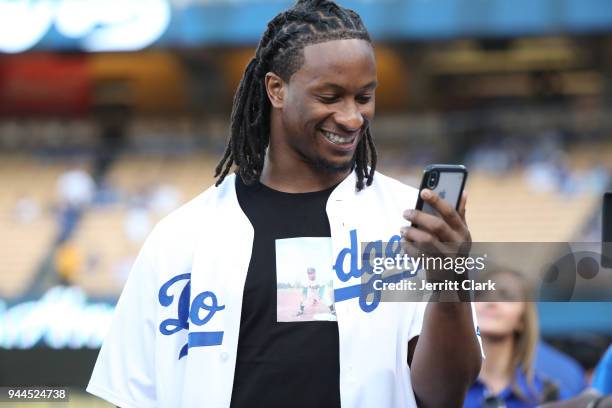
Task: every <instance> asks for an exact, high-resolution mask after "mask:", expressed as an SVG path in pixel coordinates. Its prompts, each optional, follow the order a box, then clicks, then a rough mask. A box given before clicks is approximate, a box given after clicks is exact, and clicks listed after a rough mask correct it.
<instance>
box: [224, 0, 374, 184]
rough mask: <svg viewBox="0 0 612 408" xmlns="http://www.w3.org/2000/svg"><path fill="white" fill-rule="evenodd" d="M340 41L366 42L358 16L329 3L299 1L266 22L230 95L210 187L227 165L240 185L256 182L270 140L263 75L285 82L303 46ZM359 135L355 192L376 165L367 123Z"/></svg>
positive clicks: (369, 178) (301, 58)
mask: <svg viewBox="0 0 612 408" xmlns="http://www.w3.org/2000/svg"><path fill="white" fill-rule="evenodd" d="M343 39H362V40H366V41H368V42H370V43H371V39H370V36H369V34H368V32H367V30H366V28H365V26H364V25H363V22H362V21H361V18H360V17H359V15H358V14H357V13H355V12H354V11H353V10H349V9H345V8H342V7H340V6H338V5H337V4H336V3H334V2H333V1H327V0H299V1H298V2H297V4H295V5H294V6H293V7H292V8H290V9H289V10H287V11H284V12H282V13H280V14H278V15H277V16H276V17H274V18H273V19H272V20H271V21H270V22H269V23H268V27H267V29H266V31H265V32H264V34H263V36H262V38H261V40H260V42H259V45H258V46H257V50H256V52H255V57H254V58H253V59H252V60H251V61H250V62H249V64H248V65H247V67H246V70H245V72H244V76H243V77H242V80H241V81H240V85H239V86H238V90H237V91H236V94H235V95H234V104H233V106H232V114H231V118H230V120H231V125H230V137H229V141H228V144H227V147H226V149H225V153H224V154H223V158H222V159H221V161H220V162H219V164H218V165H217V168H216V170H215V177H218V179H217V182H216V184H215V185H216V186H218V185H219V184H221V183H222V182H223V180H224V178H225V176H227V174H228V173H229V171H230V170H231V168H232V165H233V164H236V166H237V167H238V169H237V172H238V174H239V175H240V177H241V178H242V180H243V181H244V182H245V184H252V183H253V182H255V181H258V180H259V177H260V175H261V172H262V170H263V166H264V157H265V152H266V148H267V147H268V144H269V142H270V135H269V133H270V109H271V107H270V101H269V99H268V96H267V93H266V89H265V83H264V77H265V75H266V74H267V73H268V72H274V73H275V74H277V75H278V76H280V77H281V78H282V79H283V81H285V82H288V81H289V79H290V78H291V76H292V75H293V74H294V73H295V72H296V71H298V70H299V69H300V67H301V66H302V64H303V63H304V53H303V49H304V47H306V46H308V45H313V44H318V43H322V42H327V41H332V40H343ZM363 136H364V137H362V138H361V140H360V141H359V144H358V146H357V149H356V152H355V164H354V169H355V172H356V173H357V184H356V187H357V190H361V189H363V187H364V180H366V184H367V185H368V186H369V185H370V184H372V181H373V179H374V170H375V169H376V148H375V147H374V141H373V139H372V135H371V133H370V128H369V126H367V125H366V129H365V132H364V135H363Z"/></svg>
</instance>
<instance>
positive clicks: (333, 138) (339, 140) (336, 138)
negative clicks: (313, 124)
mask: <svg viewBox="0 0 612 408" xmlns="http://www.w3.org/2000/svg"><path fill="white" fill-rule="evenodd" d="M323 136H325V138H326V139H327V140H329V141H330V142H332V143H333V144H346V143H352V142H353V140H355V136H353V137H342V136H340V135H337V134H335V133H331V132H323Z"/></svg>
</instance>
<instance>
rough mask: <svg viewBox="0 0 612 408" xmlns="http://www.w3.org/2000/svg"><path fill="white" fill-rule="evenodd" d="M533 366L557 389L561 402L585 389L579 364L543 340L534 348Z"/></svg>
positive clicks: (582, 370) (583, 375) (584, 378)
mask: <svg viewBox="0 0 612 408" xmlns="http://www.w3.org/2000/svg"><path fill="white" fill-rule="evenodd" d="M534 364H535V371H536V372H537V373H538V374H540V375H542V377H544V378H547V379H549V380H551V381H553V382H554V383H555V384H556V385H557V386H558V387H559V398H560V399H562V400H564V399H569V398H572V397H575V396H577V395H579V394H580V393H581V392H582V391H584V390H585V389H586V377H585V373H584V369H583V368H582V367H581V366H580V364H579V363H578V362H577V361H576V360H574V359H573V358H572V357H570V356H568V355H566V354H565V353H563V352H561V351H559V350H557V349H556V348H554V347H553V346H551V345H549V344H547V343H546V342H544V341H543V340H540V341H539V342H538V345H537V347H536V356H535V362H534Z"/></svg>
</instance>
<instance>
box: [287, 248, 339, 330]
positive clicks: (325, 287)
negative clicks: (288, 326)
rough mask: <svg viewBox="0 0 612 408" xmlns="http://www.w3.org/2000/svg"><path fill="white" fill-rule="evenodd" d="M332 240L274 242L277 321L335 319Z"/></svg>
mask: <svg viewBox="0 0 612 408" xmlns="http://www.w3.org/2000/svg"><path fill="white" fill-rule="evenodd" d="M333 279H334V270H333V257H332V248H331V239H330V238H328V237H327V238H326V237H320V238H314V237H300V238H289V239H280V240H277V241H276V284H277V292H276V306H277V321H279V322H303V321H312V320H336V310H335V308H334V301H333V296H334V293H333Z"/></svg>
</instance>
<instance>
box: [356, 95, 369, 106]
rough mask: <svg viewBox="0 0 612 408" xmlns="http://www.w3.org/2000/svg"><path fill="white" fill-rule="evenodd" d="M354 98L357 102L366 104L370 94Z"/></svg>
mask: <svg viewBox="0 0 612 408" xmlns="http://www.w3.org/2000/svg"><path fill="white" fill-rule="evenodd" d="M355 100H356V101H357V103H361V104H366V103H368V102H370V101H371V100H372V95H360V96H358V97H357V98H355Z"/></svg>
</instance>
